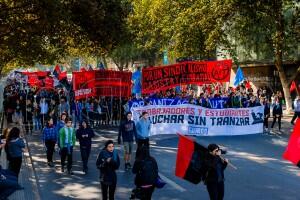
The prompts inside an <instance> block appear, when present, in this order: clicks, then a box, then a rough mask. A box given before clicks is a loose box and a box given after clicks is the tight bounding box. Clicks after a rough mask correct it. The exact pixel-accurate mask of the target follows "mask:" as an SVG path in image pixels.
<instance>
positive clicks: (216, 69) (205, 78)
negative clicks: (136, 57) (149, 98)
mask: <svg viewBox="0 0 300 200" xmlns="http://www.w3.org/2000/svg"><path fill="white" fill-rule="evenodd" d="M231 66H232V61H231V60H222V61H206V62H204V61H203V62H182V63H177V64H174V65H168V66H162V67H151V68H144V69H143V72H142V73H143V76H142V86H143V90H142V92H143V94H148V93H152V92H156V91H158V90H162V89H168V88H172V87H176V86H179V85H187V84H198V85H202V84H206V83H209V84H210V83H214V82H229V81H230V70H231Z"/></svg>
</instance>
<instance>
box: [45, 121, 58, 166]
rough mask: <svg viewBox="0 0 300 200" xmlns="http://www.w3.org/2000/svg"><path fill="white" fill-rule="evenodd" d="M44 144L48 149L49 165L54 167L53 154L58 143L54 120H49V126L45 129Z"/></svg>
mask: <svg viewBox="0 0 300 200" xmlns="http://www.w3.org/2000/svg"><path fill="white" fill-rule="evenodd" d="M42 135H43V143H44V145H45V147H46V153H47V164H48V166H49V167H54V164H53V153H54V147H55V144H56V141H57V128H56V127H55V125H54V121H53V118H49V119H48V122H47V125H46V126H45V128H44V129H43V134H42Z"/></svg>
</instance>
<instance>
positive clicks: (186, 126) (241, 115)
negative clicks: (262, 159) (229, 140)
mask: <svg viewBox="0 0 300 200" xmlns="http://www.w3.org/2000/svg"><path fill="white" fill-rule="evenodd" d="M144 111H146V112H148V114H149V118H150V121H151V135H158V134H176V133H182V134H185V135H196V136H220V135H225V136H231V135H247V134H257V133H262V132H263V120H264V107H263V106H258V107H253V108H226V109H208V108H203V107H201V106H196V105H173V106H167V105H165V106H163V105H161V106H153V105H151V106H145V107H137V108H133V109H132V112H133V120H134V121H135V122H136V121H138V120H139V117H140V115H141V114H142V112H144Z"/></svg>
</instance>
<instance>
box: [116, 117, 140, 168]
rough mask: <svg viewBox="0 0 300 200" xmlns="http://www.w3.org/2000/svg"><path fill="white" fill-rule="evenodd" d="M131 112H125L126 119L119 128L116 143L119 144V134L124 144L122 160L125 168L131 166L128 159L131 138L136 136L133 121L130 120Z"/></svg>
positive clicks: (130, 149)
mask: <svg viewBox="0 0 300 200" xmlns="http://www.w3.org/2000/svg"><path fill="white" fill-rule="evenodd" d="M131 117H132V113H131V112H128V113H127V114H126V120H125V121H123V122H122V123H121V125H120V128H119V136H118V144H121V136H122V140H123V144H124V152H125V156H124V160H125V170H127V169H128V168H131V164H130V159H131V152H132V145H133V140H134V139H133V138H136V134H137V133H136V128H135V123H134V121H132V120H131Z"/></svg>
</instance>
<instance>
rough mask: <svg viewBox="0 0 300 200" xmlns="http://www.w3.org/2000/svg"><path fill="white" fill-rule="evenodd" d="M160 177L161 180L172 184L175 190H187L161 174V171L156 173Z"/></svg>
mask: <svg viewBox="0 0 300 200" xmlns="http://www.w3.org/2000/svg"><path fill="white" fill-rule="evenodd" d="M158 174H159V176H160V178H161V179H162V180H164V181H165V182H166V183H167V184H169V185H170V186H172V187H173V188H175V189H176V190H178V191H180V192H185V191H187V190H186V189H184V188H183V187H181V186H180V185H178V184H177V183H175V182H174V181H172V180H170V179H169V178H167V177H165V176H164V175H162V174H161V173H158Z"/></svg>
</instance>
